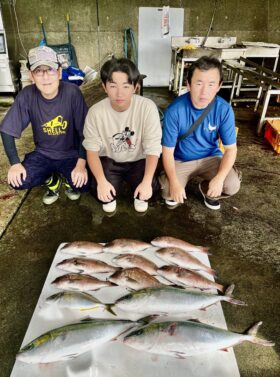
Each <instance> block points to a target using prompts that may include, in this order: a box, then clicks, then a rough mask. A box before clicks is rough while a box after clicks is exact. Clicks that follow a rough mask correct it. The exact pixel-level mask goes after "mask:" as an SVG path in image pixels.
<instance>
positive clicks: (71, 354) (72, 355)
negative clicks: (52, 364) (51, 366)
mask: <svg viewBox="0 0 280 377" xmlns="http://www.w3.org/2000/svg"><path fill="white" fill-rule="evenodd" d="M77 356H79V353H70V354H69V355H65V356H64V357H63V360H69V359H74V357H77Z"/></svg>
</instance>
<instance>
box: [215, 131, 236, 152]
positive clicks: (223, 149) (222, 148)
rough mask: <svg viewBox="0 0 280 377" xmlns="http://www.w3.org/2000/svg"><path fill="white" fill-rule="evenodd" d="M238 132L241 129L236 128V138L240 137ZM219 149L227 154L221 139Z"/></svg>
mask: <svg viewBox="0 0 280 377" xmlns="http://www.w3.org/2000/svg"><path fill="white" fill-rule="evenodd" d="M238 131H239V128H238V127H235V133H236V136H237V135H238ZM219 148H220V150H221V152H222V153H224V152H225V148H224V145H223V143H222V140H221V139H219Z"/></svg>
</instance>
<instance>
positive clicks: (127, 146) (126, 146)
mask: <svg viewBox="0 0 280 377" xmlns="http://www.w3.org/2000/svg"><path fill="white" fill-rule="evenodd" d="M133 135H134V131H130V129H129V127H125V129H124V131H123V132H118V133H116V134H115V135H113V136H112V139H113V142H112V143H111V144H110V145H111V149H112V151H113V152H117V153H119V152H125V151H133V150H134V149H135V144H133V143H132V141H131V136H133Z"/></svg>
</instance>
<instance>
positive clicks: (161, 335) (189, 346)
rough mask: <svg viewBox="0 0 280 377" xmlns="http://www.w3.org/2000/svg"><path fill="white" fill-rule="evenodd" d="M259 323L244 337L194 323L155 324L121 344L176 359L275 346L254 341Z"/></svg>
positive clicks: (138, 330)
mask: <svg viewBox="0 0 280 377" xmlns="http://www.w3.org/2000/svg"><path fill="white" fill-rule="evenodd" d="M261 324H262V322H258V323H257V324H256V325H254V326H252V327H251V328H250V329H249V330H248V331H247V332H245V333H244V334H238V333H235V332H232V331H228V330H224V329H221V328H218V327H214V326H210V325H207V324H204V323H200V322H195V321H180V322H177V321H169V322H156V323H149V324H148V325H145V326H143V327H140V328H138V329H137V330H133V331H131V332H129V334H128V335H126V336H125V337H124V339H123V342H124V344H126V345H128V346H130V347H132V348H135V349H137V350H139V351H146V352H151V353H154V354H158V355H166V356H172V357H176V358H179V359H184V358H186V357H188V356H193V355H200V354H204V353H208V352H213V351H216V350H227V349H228V348H230V347H233V346H235V345H237V344H240V343H243V342H245V341H248V342H251V343H255V344H259V345H262V346H266V347H272V346H274V345H275V344H274V343H273V342H270V341H269V340H265V339H261V338H257V336H256V335H257V331H258V328H259V327H260V325H261Z"/></svg>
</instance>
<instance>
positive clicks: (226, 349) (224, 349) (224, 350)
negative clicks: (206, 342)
mask: <svg viewBox="0 0 280 377" xmlns="http://www.w3.org/2000/svg"><path fill="white" fill-rule="evenodd" d="M220 351H223V352H229V350H228V348H222V349H220Z"/></svg>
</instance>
